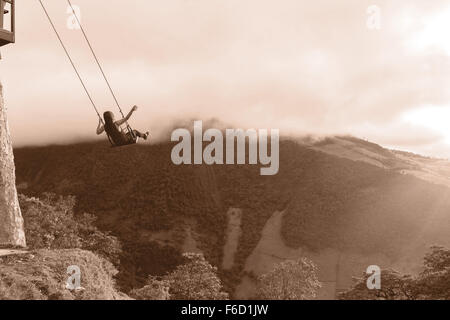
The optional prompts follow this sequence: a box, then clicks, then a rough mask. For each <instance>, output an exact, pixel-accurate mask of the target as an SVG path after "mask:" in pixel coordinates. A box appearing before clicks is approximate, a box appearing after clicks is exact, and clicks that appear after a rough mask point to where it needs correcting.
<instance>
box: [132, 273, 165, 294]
mask: <svg viewBox="0 0 450 320" xmlns="http://www.w3.org/2000/svg"><path fill="white" fill-rule="evenodd" d="M130 296H131V297H133V298H135V299H137V300H169V299H170V293H169V281H167V280H160V279H158V278H157V277H154V276H149V277H148V279H147V284H146V285H145V286H144V287H142V288H140V289H134V290H132V291H131V292H130Z"/></svg>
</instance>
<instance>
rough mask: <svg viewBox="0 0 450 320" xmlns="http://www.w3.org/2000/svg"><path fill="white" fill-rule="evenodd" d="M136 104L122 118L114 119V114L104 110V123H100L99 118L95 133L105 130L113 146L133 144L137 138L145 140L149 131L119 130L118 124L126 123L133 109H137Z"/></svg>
mask: <svg viewBox="0 0 450 320" xmlns="http://www.w3.org/2000/svg"><path fill="white" fill-rule="evenodd" d="M137 108H138V107H137V106H134V107H133V108H132V109H131V111H130V112H129V113H128V114H127V116H126V117H125V118H123V119H120V120H117V121H114V114H113V113H112V112H111V111H106V112H105V113H104V114H103V118H104V120H105V125H103V124H102V121H101V119H99V121H98V127H97V134H98V135H100V134H102V133H103V132H106V134H107V135H108V137H109V138H110V139H111V141H112V142H113V143H114V145H115V146H124V145H127V144H133V143H136V142H137V138H138V137H139V138H143V139H144V140H147V138H148V136H149V132H148V131H147V132H146V133H140V132H139V131H137V130H133V131H132V132H127V133H125V132H123V131H122V130H120V126H121V125H122V124H124V123H126V122H127V121H128V120H129V119H130V117H131V115H132V114H133V112H134V111H136V110H137Z"/></svg>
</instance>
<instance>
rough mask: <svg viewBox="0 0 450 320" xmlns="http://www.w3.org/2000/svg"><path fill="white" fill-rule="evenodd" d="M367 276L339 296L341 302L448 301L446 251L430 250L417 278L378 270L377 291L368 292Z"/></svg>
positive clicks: (448, 258)
mask: <svg viewBox="0 0 450 320" xmlns="http://www.w3.org/2000/svg"><path fill="white" fill-rule="evenodd" d="M368 277H369V275H366V274H364V276H363V277H362V278H357V279H355V283H354V284H353V286H352V288H350V289H349V290H347V291H346V292H343V293H341V294H340V295H339V297H338V298H339V299H341V300H428V299H432V300H448V299H450V250H449V249H446V248H444V247H440V246H433V247H431V250H430V252H429V253H427V254H426V255H425V258H424V267H423V270H422V272H420V273H419V274H418V275H417V276H411V275H404V274H401V273H399V272H397V271H394V270H381V288H380V289H379V290H375V289H372V290H369V289H368V288H367V285H366V281H367V278H368Z"/></svg>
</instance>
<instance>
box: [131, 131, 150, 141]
mask: <svg viewBox="0 0 450 320" xmlns="http://www.w3.org/2000/svg"><path fill="white" fill-rule="evenodd" d="M133 134H134V136H136V137H139V138H144V139H145V140H147V137H148V134H149V133H148V132H146V133H141V132H139V131H137V130H133Z"/></svg>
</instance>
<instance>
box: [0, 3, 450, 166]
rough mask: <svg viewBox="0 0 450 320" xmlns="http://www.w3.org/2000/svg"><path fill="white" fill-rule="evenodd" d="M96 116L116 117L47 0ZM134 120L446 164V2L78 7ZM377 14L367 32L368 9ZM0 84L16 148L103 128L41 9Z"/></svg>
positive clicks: (89, 63)
mask: <svg viewBox="0 0 450 320" xmlns="http://www.w3.org/2000/svg"><path fill="white" fill-rule="evenodd" d="M44 2H45V3H46V5H47V8H48V10H49V12H50V14H51V15H52V17H53V19H54V20H55V23H56V26H57V28H58V29H59V30H60V32H61V35H62V36H63V39H64V41H65V43H66V45H67V47H68V48H69V50H70V52H71V53H72V55H73V58H74V60H75V62H76V64H77V66H78V67H79V69H80V71H81V73H82V76H83V78H84V79H85V80H86V83H87V85H88V87H89V88H90V91H91V93H92V95H93V97H94V100H95V101H96V102H97V104H98V105H99V107H100V109H101V111H102V112H103V111H105V110H112V111H113V112H115V113H117V109H115V108H114V103H113V100H112V98H111V96H110V95H109V94H108V91H107V87H106V85H105V83H104V82H103V81H102V78H101V77H100V73H99V71H98V69H97V67H96V65H95V61H94V60H93V58H92V56H90V53H89V50H88V47H87V45H86V44H85V43H84V42H83V38H82V35H81V33H80V31H79V30H71V29H69V28H68V27H67V21H68V19H69V18H70V14H69V13H68V11H67V3H66V2H65V1H63V0H45V1H44ZM73 3H74V4H76V5H78V6H79V7H80V9H81V20H82V24H83V25H84V27H85V28H86V31H87V34H88V36H89V37H90V39H91V41H92V44H93V46H94V49H95V50H96V51H97V54H98V56H99V57H100V59H101V61H102V63H103V65H104V68H105V71H106V73H107V74H108V76H109V78H110V81H111V84H112V86H113V87H114V89H115V91H116V93H117V96H118V98H119V100H120V102H121V104H122V105H123V106H124V107H125V108H126V109H129V107H130V106H132V105H133V104H137V105H138V106H140V109H139V110H138V111H137V113H136V114H135V116H134V117H133V119H132V121H131V123H132V124H133V125H134V126H135V127H136V128H138V129H142V130H145V129H147V128H149V129H150V130H151V131H152V133H153V134H154V136H155V137H159V136H161V135H162V132H164V130H165V129H167V128H168V127H171V126H172V125H173V123H174V122H177V121H187V120H191V119H192V120H194V119H198V120H205V121H206V120H209V119H211V118H216V119H220V120H221V121H223V122H224V123H228V124H232V125H233V126H237V127H243V128H250V127H254V128H279V129H280V132H281V134H282V135H283V134H285V135H288V134H305V133H309V134H318V135H325V134H352V135H355V136H357V137H360V138H365V139H369V140H371V141H374V142H377V143H380V144H382V145H384V146H387V147H395V148H398V149H402V150H409V151H413V152H417V153H422V154H426V155H433V156H440V157H449V158H450V125H449V123H450V86H449V84H450V81H449V80H450V38H449V37H448V30H449V29H450V2H449V1H448V0H433V1H423V0H409V1H381V0H371V1H365V0H341V1H334V0H327V1H324V0H315V1H303V0H281V1H274V0H257V1H256V0H245V1H243V0H239V1H237V0H168V1H159V0H158V1H157V0H128V1H118V0H73ZM370 5H377V6H378V7H379V8H380V10H381V21H380V23H381V24H380V29H379V30H377V29H369V28H368V26H367V20H368V18H369V15H370V14H368V12H367V10H368V7H369V6H370ZM16 23H17V29H18V30H17V43H16V44H15V45H11V46H8V47H4V48H3V49H2V50H1V51H2V56H3V60H2V61H1V62H0V78H1V81H2V83H3V86H4V89H5V99H6V102H7V105H8V112H9V113H8V115H9V121H10V129H11V131H12V135H13V140H14V144H15V145H16V146H23V145H35V144H47V143H64V142H71V141H75V140H78V139H94V138H96V137H95V128H96V125H97V121H98V120H97V118H96V115H95V113H94V111H93V109H92V106H91V105H90V103H89V100H88V99H87V97H86V95H85V94H84V92H83V90H82V87H81V85H80V83H79V82H78V80H77V78H76V76H75V74H74V72H73V70H72V69H71V66H70V64H69V63H68V61H67V58H66V57H65V55H64V52H63V51H62V48H61V47H60V45H59V43H58V42H57V39H56V37H55V35H54V33H53V31H52V30H51V27H50V25H49V23H48V21H47V20H46V18H45V16H44V13H43V11H42V8H41V7H40V5H39V2H38V1H29V0H26V1H17V17H16Z"/></svg>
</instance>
